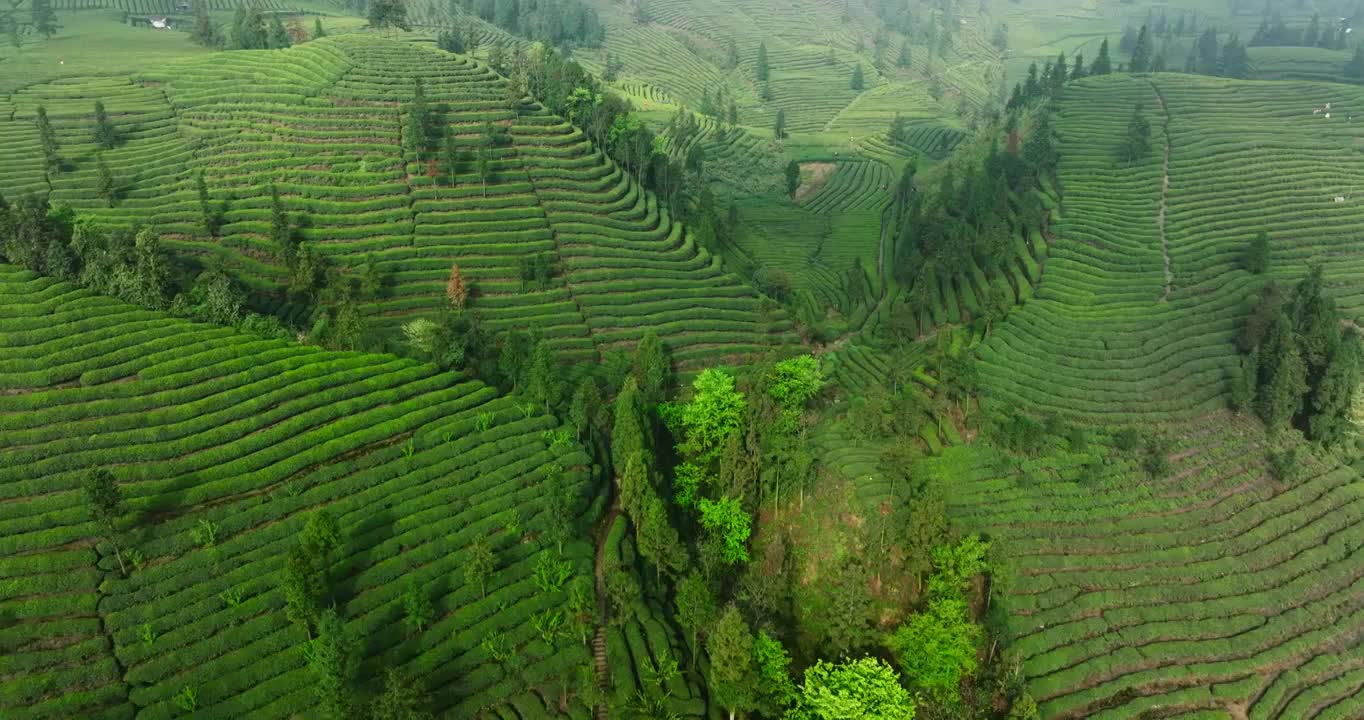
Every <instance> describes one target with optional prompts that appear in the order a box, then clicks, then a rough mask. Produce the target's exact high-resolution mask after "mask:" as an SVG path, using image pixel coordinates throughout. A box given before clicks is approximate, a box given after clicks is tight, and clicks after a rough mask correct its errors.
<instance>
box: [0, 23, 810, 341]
mask: <svg viewBox="0 0 1364 720" xmlns="http://www.w3.org/2000/svg"><path fill="white" fill-rule="evenodd" d="M418 75H420V76H421V77H422V79H423V83H424V91H425V94H426V97H427V99H428V102H430V103H431V104H432V106H433V107H436V108H438V109H439V110H440V112H441V114H442V122H443V123H445V124H446V125H447V127H448V131H449V132H450V133H451V134H452V135H453V136H454V137H455V138H456V142H457V143H458V144H459V146H460V148H461V149H462V150H463V151H464V152H466V153H467V154H468V155H469V156H470V157H472V155H473V153H474V151H475V150H476V149H477V147H478V145H479V143H481V142H482V139H481V131H482V128H483V127H484V124H485V123H492V124H494V125H495V126H498V127H503V128H506V130H507V132H508V133H509V136H510V142H509V143H508V144H506V145H504V146H501V147H498V148H496V149H495V150H494V151H493V153H492V155H493V157H492V162H491V163H490V166H491V167H490V169H491V175H492V177H491V178H490V179H489V180H488V182H487V183H486V188H485V187H484V183H482V182H481V181H480V179H479V178H478V177H477V176H476V175H475V174H474V170H473V167H472V166H473V163H472V161H470V162H469V163H467V167H465V168H463V169H462V172H461V173H460V176H459V178H458V182H457V184H456V185H455V186H454V187H450V186H449V183H448V182H447V181H446V180H444V179H443V178H440V177H435V176H436V175H438V173H435V172H430V170H431V167H432V164H431V163H428V162H425V161H419V159H418V158H417V157H411V156H410V154H411V153H410V152H409V153H407V154H405V153H404V151H403V150H402V146H401V142H400V140H401V132H402V130H401V127H402V121H403V118H404V115H403V113H404V104H405V102H406V101H407V100H408V99H410V97H411V94H412V92H413V90H412V88H413V85H412V82H413V80H412V79H413V78H414V77H417V76H418ZM264 78H268V80H265V79H264ZM507 95H508V90H507V85H506V82H505V81H504V80H502V79H501V78H499V77H498V76H497V75H495V74H494V73H492V72H491V71H490V70H488V68H487V67H486V66H484V65H482V64H479V63H477V62H475V61H472V60H469V59H466V58H460V57H456V56H452V55H449V54H446V53H442V52H439V51H435V50H426V49H422V48H418V47H416V46H413V45H411V44H404V43H397V42H392V41H386V40H381V39H377V38H372V37H361V36H341V37H336V38H327V39H325V40H322V41H317V42H312V43H308V44H306V45H303V46H300V47H296V48H293V49H291V50H286V51H270V52H245V53H243V52H238V53H228V54H221V55H214V56H211V57H208V58H205V59H204V60H201V61H190V62H186V63H183V64H174V65H169V66H166V67H164V68H162V69H158V70H153V71H149V72H146V73H142V74H139V75H137V76H136V77H134V78H132V79H131V80H124V79H120V78H70V79H64V80H61V81H58V82H54V83H49V84H40V85H34V86H31V87H28V88H25V89H24V90H23V91H21V92H18V93H15V94H14V95H12V96H11V97H10V98H9V99H8V101H7V103H8V104H7V106H6V107H5V108H3V109H4V110H7V111H8V112H7V113H5V116H7V117H8V118H9V119H8V120H7V121H3V122H0V137H3V138H5V140H6V141H7V147H13V148H15V152H14V153H13V154H9V155H7V157H5V158H3V159H0V192H3V193H5V194H7V195H11V196H12V195H14V194H17V193H19V192H22V191H29V190H42V189H43V187H44V186H45V184H47V183H49V182H50V185H51V189H52V196H53V198H54V200H60V201H62V202H66V203H68V204H71V205H72V206H74V207H76V208H77V209H78V210H80V211H82V212H87V213H91V214H97V215H99V216H101V217H104V218H107V219H109V220H110V221H117V222H131V221H140V222H150V223H153V224H154V225H155V226H156V227H157V228H158V229H159V230H160V231H162V232H163V233H167V234H168V235H169V239H168V240H167V244H168V245H169V246H171V247H172V248H174V249H176V250H179V251H181V252H183V253H186V254H192V255H196V256H201V257H202V256H209V255H212V256H215V257H217V258H218V259H220V260H221V261H222V262H223V264H224V265H225V266H226V267H228V268H230V269H231V270H232V271H233V272H234V273H235V274H236V275H238V276H239V277H240V278H241V279H243V280H244V281H245V282H246V283H247V284H248V285H249V286H251V287H252V288H253V290H254V291H255V293H256V294H257V298H258V300H257V304H258V305H262V306H263V309H266V310H270V311H275V312H278V313H280V314H283V315H285V316H286V317H289V316H291V315H293V314H294V313H296V312H297V309H296V308H291V307H288V306H287V305H285V299H284V296H283V294H282V293H281V292H280V291H279V289H278V288H279V287H280V286H281V285H282V284H284V283H286V282H287V272H286V270H285V268H284V266H283V263H282V262H281V261H280V260H279V259H278V252H277V249H276V248H274V247H272V243H270V241H269V240H268V239H267V238H268V228H269V212H270V210H269V199H268V198H269V185H270V183H274V184H275V185H276V186H277V187H278V188H279V191H280V195H281V197H282V200H283V204H284V205H285V208H286V210H287V211H288V212H289V213H291V214H296V215H297V216H299V217H302V218H304V220H305V222H304V223H303V226H302V227H301V228H300V231H299V232H300V235H301V236H302V238H303V240H304V241H305V242H306V243H307V244H309V245H310V246H311V247H312V248H313V249H314V250H316V251H317V252H320V253H321V254H323V255H325V256H326V257H327V258H329V259H330V260H332V261H333V262H334V263H336V264H337V265H338V266H339V267H340V268H341V269H342V270H343V272H358V270H359V268H360V266H361V265H362V264H363V263H364V262H365V259H366V258H367V257H369V256H371V255H373V257H375V258H376V260H377V262H378V265H379V267H380V268H381V270H383V271H384V272H386V273H388V274H389V275H390V277H391V278H392V279H393V281H394V282H393V287H392V292H391V295H390V296H388V297H384V298H381V299H380V300H378V301H376V302H372V303H369V304H368V305H366V306H365V307H364V308H363V312H365V314H367V315H368V316H370V318H371V319H372V322H373V323H374V325H375V326H376V327H378V328H379V329H380V330H388V331H394V330H396V328H397V327H398V326H399V325H400V324H402V323H403V322H406V321H407V320H410V319H412V318H413V317H414V316H419V315H421V314H422V313H426V312H432V311H434V310H435V309H436V308H437V307H438V306H439V305H440V303H441V302H443V300H442V298H443V292H444V284H445V281H446V279H447V278H448V276H449V272H450V265H451V264H452V263H458V264H459V265H460V267H461V270H462V271H463V273H464V275H465V277H466V278H467V279H469V280H471V281H472V282H473V284H474V287H475V292H474V296H473V300H472V307H473V308H475V309H477V310H479V311H480V312H481V313H482V314H483V316H484V318H485V320H486V323H487V325H488V326H489V327H490V328H491V329H493V330H500V329H505V328H510V327H523V328H524V327H530V326H534V327H538V328H539V329H540V330H541V331H543V332H544V333H545V334H546V336H547V337H550V338H552V339H553V341H554V342H555V344H556V345H557V346H558V349H559V350H560V351H561V353H562V354H563V355H564V356H565V357H566V358H569V359H578V360H584V359H592V358H595V357H597V356H598V354H599V352H600V351H601V350H603V349H607V348H612V347H617V346H621V345H627V346H628V345H629V344H632V343H633V342H635V341H636V340H638V338H640V337H641V336H642V335H643V334H644V332H646V331H647V330H649V329H652V330H654V331H656V332H657V333H658V334H659V335H660V337H662V338H663V339H664V341H665V342H666V343H668V344H669V346H670V347H671V348H672V349H673V351H674V353H675V354H674V357H675V358H676V359H677V360H678V361H680V362H683V363H687V362H693V361H699V360H702V359H709V360H713V359H715V358H720V357H726V358H733V357H739V356H742V355H745V354H748V353H753V352H763V351H767V350H769V349H772V348H774V347H782V346H784V345H788V344H791V343H793V342H794V335H793V334H792V332H791V324H790V322H789V321H787V320H785V319H783V318H782V317H780V316H777V317H773V318H769V317H767V316H764V315H763V314H762V313H760V312H759V311H758V298H757V297H756V295H755V294H754V293H753V292H752V291H751V290H750V289H749V288H748V287H747V286H745V285H744V284H743V283H742V282H741V281H740V280H738V278H736V277H735V276H733V275H731V274H729V273H727V272H726V271H725V270H724V269H723V268H722V267H721V266H720V263H719V261H718V259H716V258H713V257H711V256H710V255H709V254H708V253H707V252H706V251H705V250H704V249H701V248H698V247H697V246H696V245H695V243H694V241H693V240H692V238H691V236H690V235H689V234H688V233H687V231H686V229H685V228H684V227H683V226H682V225H681V224H679V223H676V222H673V221H672V220H671V218H670V217H669V216H668V213H667V212H666V210H663V209H660V208H659V205H658V202H657V199H656V198H655V197H654V196H653V195H652V194H650V193H646V192H644V191H642V190H641V189H640V187H639V185H638V184H637V183H636V182H634V181H633V179H631V178H630V177H629V176H628V175H627V174H626V173H624V172H623V171H621V169H620V168H619V167H617V166H616V165H614V164H613V163H611V162H610V161H609V160H607V159H606V158H605V157H604V155H603V154H602V153H600V152H599V151H597V150H596V149H595V148H594V147H593V146H592V145H591V143H590V142H589V141H588V140H587V139H586V137H585V136H584V135H583V134H582V133H581V132H580V131H579V130H577V129H576V128H574V127H573V126H572V125H570V124H568V123H567V122H565V121H563V120H562V119H560V118H557V117H554V116H552V115H549V114H547V113H546V112H545V111H544V110H543V109H541V108H540V107H539V106H538V105H534V104H531V103H529V102H528V101H523V102H519V103H517V104H516V105H517V106H516V107H515V108H513V107H512V106H511V105H509V103H508V99H507ZM96 98H106V105H107V107H108V108H109V112H110V113H111V115H112V116H113V119H114V121H115V123H116V124H117V125H118V126H119V127H120V130H121V131H122V132H123V134H124V136H125V138H126V142H125V143H124V144H123V145H121V146H119V147H118V148H116V149H114V150H112V151H110V152H109V153H108V156H107V157H106V162H107V164H108V165H109V167H110V169H111V170H112V171H113V173H114V174H115V176H116V177H117V178H118V179H119V181H120V183H121V184H122V185H123V190H122V195H123V197H122V199H121V200H120V201H119V202H118V203H117V204H116V206H115V207H113V208H104V207H101V205H102V204H103V203H102V202H100V201H99V200H98V199H96V198H94V197H92V196H91V194H90V192H89V188H90V187H92V184H93V182H94V172H95V162H94V146H93V144H92V142H91V139H90V123H91V119H90V118H91V115H90V113H91V107H92V106H93V102H94V100H95V99H96ZM39 105H45V106H47V109H48V111H49V115H50V116H51V117H52V118H53V124H54V126H55V127H56V129H57V133H58V139H59V142H60V143H61V145H62V148H63V151H62V152H63V157H64V159H66V160H67V162H68V165H69V166H70V168H69V169H68V170H66V171H64V172H61V173H58V174H56V175H54V176H53V177H50V178H45V177H44V173H43V171H42V168H41V152H40V150H39V147H38V144H37V132H36V129H35V127H34V124H33V122H32V118H33V116H34V113H35V111H36V108H37V107H38V106H39ZM195 171H202V172H203V173H204V176H205V179H206V180H207V183H208V185H209V187H210V192H211V194H212V196H213V199H214V202H219V201H223V202H226V203H227V210H226V213H225V215H224V221H225V222H224V225H223V227H222V229H221V237H220V238H208V237H205V236H204V235H203V233H202V232H201V231H200V230H199V229H198V225H197V218H198V216H199V211H198V207H199V206H198V200H197V197H196V195H195V192H194V186H193V177H194V172H195ZM533 254H547V255H548V256H550V257H552V258H553V260H554V263H555V264H556V265H557V266H558V267H559V268H560V271H559V272H558V273H557V275H556V276H555V277H554V279H553V281H552V282H551V283H550V286H549V287H546V288H544V289H540V288H526V287H523V286H522V282H521V279H520V277H519V265H518V261H519V260H520V259H521V258H523V257H525V256H528V255H533Z"/></svg>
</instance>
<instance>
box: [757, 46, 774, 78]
mask: <svg viewBox="0 0 1364 720" xmlns="http://www.w3.org/2000/svg"><path fill="white" fill-rule="evenodd" d="M770 74H771V69H770V68H769V67H768V66H767V43H758V80H759V81H760V82H767V77H768V75H770Z"/></svg>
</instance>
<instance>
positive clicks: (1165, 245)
mask: <svg viewBox="0 0 1364 720" xmlns="http://www.w3.org/2000/svg"><path fill="white" fill-rule="evenodd" d="M1147 82H1151V81H1149V80H1148V81H1147ZM1151 90H1152V92H1154V93H1155V94H1156V102H1157V103H1159V104H1160V112H1161V114H1163V115H1164V116H1165V120H1164V121H1163V122H1161V124H1160V132H1161V135H1162V136H1163V137H1164V140H1165V157H1164V159H1163V160H1162V165H1161V177H1160V209H1159V210H1157V211H1156V230H1157V231H1158V232H1159V233H1160V254H1161V257H1162V258H1163V259H1164V260H1165V292H1164V293H1163V294H1162V295H1161V296H1160V301H1161V302H1165V301H1167V300H1169V299H1170V291H1171V290H1172V289H1173V287H1174V281H1175V273H1174V271H1173V270H1171V269H1170V239H1169V237H1168V236H1167V235H1166V234H1165V212H1166V210H1167V209H1168V207H1169V201H1170V109H1169V108H1167V107H1166V106H1165V96H1164V95H1161V94H1160V88H1158V87H1156V84H1155V83H1154V82H1151Z"/></svg>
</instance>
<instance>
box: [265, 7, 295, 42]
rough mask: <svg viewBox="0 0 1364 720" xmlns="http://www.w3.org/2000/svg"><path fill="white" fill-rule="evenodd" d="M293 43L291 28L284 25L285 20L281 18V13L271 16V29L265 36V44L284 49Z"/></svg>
mask: <svg viewBox="0 0 1364 720" xmlns="http://www.w3.org/2000/svg"><path fill="white" fill-rule="evenodd" d="M291 45H293V39H292V38H291V37H290V35H289V30H288V29H287V28H285V27H284V22H283V21H282V20H280V19H279V15H271V16H270V29H269V30H268V31H267V34H266V36H265V46H266V47H267V48H269V49H271V50H283V49H284V48H287V47H289V46H291Z"/></svg>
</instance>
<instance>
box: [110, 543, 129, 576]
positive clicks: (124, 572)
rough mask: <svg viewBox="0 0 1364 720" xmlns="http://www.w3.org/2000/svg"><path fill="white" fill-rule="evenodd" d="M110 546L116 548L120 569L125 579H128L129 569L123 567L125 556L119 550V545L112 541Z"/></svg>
mask: <svg viewBox="0 0 1364 720" xmlns="http://www.w3.org/2000/svg"><path fill="white" fill-rule="evenodd" d="M109 544H110V545H113V546H114V557H115V558H118V569H119V570H120V571H122V572H123V577H128V568H126V567H124V566H123V554H122V553H120V552H119V550H118V543H116V542H114V541H113V540H110V541H109Z"/></svg>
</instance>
